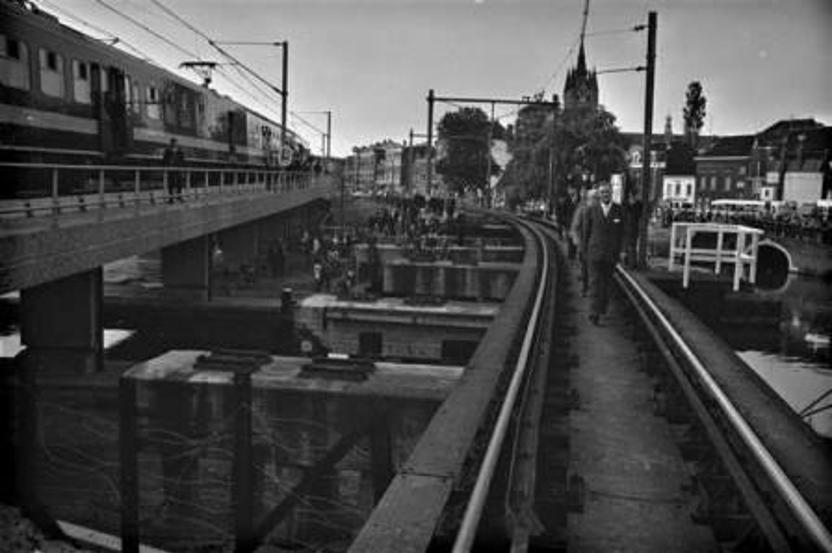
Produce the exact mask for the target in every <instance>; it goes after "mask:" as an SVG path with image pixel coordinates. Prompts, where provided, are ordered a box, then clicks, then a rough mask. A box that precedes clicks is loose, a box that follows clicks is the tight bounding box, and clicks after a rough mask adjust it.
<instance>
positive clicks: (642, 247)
mask: <svg viewBox="0 0 832 553" xmlns="http://www.w3.org/2000/svg"><path fill="white" fill-rule="evenodd" d="M655 73H656V12H649V13H648V15H647V79H646V83H645V88H644V141H643V143H642V155H641V217H640V218H639V229H638V231H639V232H638V234H639V240H638V242H639V243H638V266H639V267H641V268H645V267H646V266H647V225H648V223H649V218H650V211H651V209H650V203H651V202H650V200H651V198H650V196H651V190H650V189H651V184H652V183H651V182H650V165H651V157H650V142H651V140H652V138H653V136H652V134H653V87H654V80H655Z"/></svg>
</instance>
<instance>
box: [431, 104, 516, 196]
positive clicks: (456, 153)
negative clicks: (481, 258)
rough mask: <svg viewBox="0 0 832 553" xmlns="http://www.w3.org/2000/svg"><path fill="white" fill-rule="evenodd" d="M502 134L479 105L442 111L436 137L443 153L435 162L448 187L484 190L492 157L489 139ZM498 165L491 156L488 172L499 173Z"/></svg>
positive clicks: (498, 126) (503, 130)
mask: <svg viewBox="0 0 832 553" xmlns="http://www.w3.org/2000/svg"><path fill="white" fill-rule="evenodd" d="M489 128H491V139H492V140H495V139H498V138H500V137H502V136H504V134H505V129H503V128H502V126H500V124H499V123H495V124H494V126H493V128H492V125H491V122H490V121H489V120H488V116H486V114H485V112H483V111H482V110H481V109H479V108H470V107H464V108H461V109H460V110H458V111H455V112H451V113H447V114H445V116H444V117H442V120H441V121H440V122H439V126H438V129H437V136H438V138H439V141H440V142H441V143H442V144H443V146H444V155H442V157H441V158H440V159H439V160H438V161H437V163H436V172H437V173H439V174H441V175H442V178H443V179H444V181H445V183H447V185H448V187H449V188H450V189H451V190H454V191H457V192H460V191H463V190H465V189H478V188H479V189H484V188H485V187H486V185H487V179H486V173H487V172H488V160H489V157H490V156H491V149H490V145H489V144H488V141H489V140H488V139H489ZM499 172H500V166H499V165H498V164H497V163H496V162H495V161H494V159H493V158H492V159H491V175H496V174H499Z"/></svg>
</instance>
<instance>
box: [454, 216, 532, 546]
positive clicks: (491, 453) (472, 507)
mask: <svg viewBox="0 0 832 553" xmlns="http://www.w3.org/2000/svg"><path fill="white" fill-rule="evenodd" d="M528 227H529V228H530V229H531V230H532V232H534V234H535V236H536V237H537V239H538V240H539V241H540V243H541V244H542V246H543V247H542V248H541V250H542V255H543V263H542V270H541V272H540V274H541V278H540V282H539V283H538V288H537V295H536V297H535V302H534V307H533V308H532V312H531V315H530V316H529V326H528V328H527V330H526V334H525V335H524V337H523V344H522V346H521V348H520V353H519V355H518V358H517V363H516V364H515V366H514V373H513V374H512V377H511V382H510V383H509V387H508V390H507V391H506V395H505V398H504V399H503V404H502V406H501V407H500V412H499V415H498V416H497V422H496V424H495V425H494V432H492V434H491V438H490V439H489V442H488V449H487V450H486V452H485V456H484V457H483V461H482V464H481V465H480V470H479V474H478V475H477V481H476V483H475V484H474V490H473V492H472V493H471V497H470V498H469V499H468V504H467V506H466V508H465V514H464V515H463V517H462V522H461V524H460V528H459V533H458V534H457V536H456V540H455V541H454V546H453V550H452V551H453V553H467V552H468V551H470V550H471V547H473V544H474V539H475V538H476V535H477V527H478V526H479V522H480V519H481V518H482V512H483V509H484V508H485V500H486V499H487V497H488V490H489V488H490V487H491V481H492V479H493V478H494V471H495V470H496V468H497V461H498V460H499V457H500V451H501V450H502V446H503V441H504V440H505V437H506V432H507V431H508V425H509V419H510V418H511V414H512V412H513V410H514V403H515V401H516V400H517V394H518V392H519V390H520V385H521V383H522V382H523V378H524V376H525V374H526V368H527V365H528V358H529V352H530V351H531V348H532V341H533V339H534V336H535V334H536V330H537V322H538V318H539V317H540V308H541V305H542V304H543V300H544V297H545V295H546V294H545V292H546V289H547V285H546V275H547V274H548V272H549V251H548V249H547V248H546V247H545V239H544V238H543V237H542V233H541V232H540V231H539V230H538V229H537V228H535V226H534V225H528Z"/></svg>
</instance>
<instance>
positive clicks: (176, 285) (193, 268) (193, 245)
mask: <svg viewBox="0 0 832 553" xmlns="http://www.w3.org/2000/svg"><path fill="white" fill-rule="evenodd" d="M210 274H211V242H210V240H209V238H208V236H201V237H199V238H194V239H193V240H186V241H185V242H179V243H178V244H174V245H172V246H168V247H166V248H162V282H163V283H164V285H165V288H171V289H179V290H192V291H194V292H196V293H197V295H198V296H199V297H200V298H201V299H206V300H207V299H208V289H209V286H210V282H211V281H210Z"/></svg>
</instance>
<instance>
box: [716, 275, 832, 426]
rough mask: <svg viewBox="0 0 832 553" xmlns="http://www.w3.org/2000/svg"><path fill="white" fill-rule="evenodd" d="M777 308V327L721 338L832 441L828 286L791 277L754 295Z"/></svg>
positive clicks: (728, 332) (734, 328) (736, 330)
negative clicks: (778, 313)
mask: <svg viewBox="0 0 832 553" xmlns="http://www.w3.org/2000/svg"><path fill="white" fill-rule="evenodd" d="M756 294H757V295H758V296H760V297H762V298H766V299H770V300H774V301H779V302H780V303H781V309H780V320H779V321H778V323H777V324H769V325H753V326H750V325H749V326H748V327H742V326H739V325H731V326H730V327H726V328H723V329H721V330H723V332H722V333H721V335H722V336H723V338H725V339H726V340H727V341H728V343H729V344H731V345H732V346H733V347H734V349H735V350H736V352H737V354H738V355H739V356H740V358H742V359H743V361H745V362H746V363H747V364H748V365H749V366H750V367H751V368H753V369H754V371H755V372H756V373H757V374H758V375H759V376H760V377H761V378H762V379H763V380H765V381H766V382H767V383H768V384H769V386H771V387H772V388H773V389H774V390H776V391H777V393H778V394H779V395H780V397H782V398H783V399H784V400H785V401H786V402H787V403H788V404H789V405H790V406H791V407H792V409H794V410H795V411H796V412H797V413H800V414H801V415H802V416H803V419H804V420H805V421H806V423H807V424H809V426H811V427H812V428H813V429H814V430H815V431H816V432H817V433H818V434H820V435H822V436H824V437H826V438H829V439H832V350H830V339H831V338H832V281H829V280H825V279H821V278H818V277H810V276H797V275H792V276H790V277H789V280H788V282H787V283H786V284H785V286H784V287H783V288H781V289H780V290H776V291H757V292H756Z"/></svg>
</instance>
